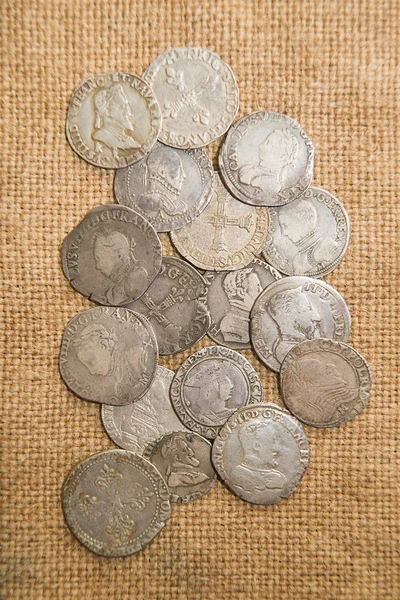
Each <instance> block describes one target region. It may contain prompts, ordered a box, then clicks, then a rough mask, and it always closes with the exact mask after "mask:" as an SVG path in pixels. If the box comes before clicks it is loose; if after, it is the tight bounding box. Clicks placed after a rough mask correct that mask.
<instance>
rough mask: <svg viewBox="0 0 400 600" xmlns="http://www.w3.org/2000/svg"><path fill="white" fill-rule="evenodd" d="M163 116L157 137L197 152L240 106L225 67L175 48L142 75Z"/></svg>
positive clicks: (213, 57)
mask: <svg viewBox="0 0 400 600" xmlns="http://www.w3.org/2000/svg"><path fill="white" fill-rule="evenodd" d="M143 79H145V80H146V81H147V82H148V83H149V84H150V85H151V87H152V89H153V91H154V94H155V96H156V98H157V100H158V102H159V105H160V108H161V112H162V127H161V133H160V136H159V139H160V141H161V142H164V144H168V146H173V147H174V148H200V147H202V146H207V144H210V143H211V142H212V141H213V140H216V139H217V138H218V137H220V136H221V135H222V134H224V133H225V131H226V130H227V129H228V127H229V126H230V124H231V123H232V121H233V119H234V118H235V116H236V113H237V110H238V107H239V88H238V85H237V83H236V79H235V76H234V74H233V71H232V69H231V68H230V66H229V65H227V64H226V63H225V62H223V61H222V60H221V58H220V57H219V56H218V54H215V52H210V51H209V50H205V49H204V48H174V49H172V50H167V51H166V52H163V53H162V54H160V56H158V57H157V58H156V59H155V60H154V61H153V62H152V63H151V65H150V66H149V67H148V68H147V69H146V71H145V72H144V74H143Z"/></svg>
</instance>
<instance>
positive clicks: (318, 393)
mask: <svg viewBox="0 0 400 600" xmlns="http://www.w3.org/2000/svg"><path fill="white" fill-rule="evenodd" d="M280 379H281V389H282V394H283V399H284V401H285V404H286V406H287V408H288V409H289V410H290V412H291V413H293V414H294V415H295V416H296V417H297V418H298V419H300V421H303V423H307V425H312V426H313V427H336V426H338V425H341V424H342V423H346V422H347V421H351V419H353V418H354V417H356V416H357V415H358V414H359V413H360V412H361V411H362V410H363V409H364V408H365V407H366V406H367V404H368V402H369V394H370V389H371V372H370V370H369V367H368V364H367V361H366V360H365V359H364V358H363V357H362V356H361V355H360V354H359V353H358V352H357V351H356V350H354V348H352V347H351V346H349V345H348V344H344V343H343V342H335V341H332V340H327V339H315V340H307V341H305V342H302V343H301V344H298V345H297V346H295V347H294V348H292V349H291V350H290V351H289V352H288V353H287V354H286V356H285V358H284V361H283V363H282V367H281V374H280Z"/></svg>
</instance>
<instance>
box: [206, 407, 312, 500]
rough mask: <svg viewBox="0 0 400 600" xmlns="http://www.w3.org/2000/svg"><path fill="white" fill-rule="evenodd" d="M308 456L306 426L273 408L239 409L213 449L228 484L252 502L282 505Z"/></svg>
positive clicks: (304, 465)
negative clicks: (304, 427)
mask: <svg viewBox="0 0 400 600" xmlns="http://www.w3.org/2000/svg"><path fill="white" fill-rule="evenodd" d="M309 455H310V451H309V446H308V440H307V436H306V434H305V431H304V429H303V427H302V426H301V424H300V423H299V422H298V421H297V420H296V419H294V418H293V417H292V416H291V415H289V414H288V413H286V412H284V411H282V410H281V409H280V408H279V407H278V406H273V405H271V404H268V405H266V404H255V405H252V406H249V407H244V408H241V409H239V410H238V411H237V412H236V413H235V414H234V415H232V417H230V419H228V421H227V422H226V423H225V425H224V426H223V427H222V429H221V431H220V432H219V434H218V435H217V437H216V438H215V440H214V443H213V448H212V460H213V463H214V467H215V468H216V470H217V472H218V474H219V476H220V477H221V478H222V480H223V481H224V483H225V484H226V485H227V486H228V487H229V489H230V490H232V492H233V493H234V494H236V495H237V496H239V498H242V500H246V501H247V502H252V503H253V504H277V503H278V502H280V501H281V500H283V499H284V498H288V496H290V495H291V494H293V492H294V490H295V489H296V488H297V486H298V485H299V483H300V481H301V478H302V477H303V474H304V472H305V470H306V469H307V467H308V463H309Z"/></svg>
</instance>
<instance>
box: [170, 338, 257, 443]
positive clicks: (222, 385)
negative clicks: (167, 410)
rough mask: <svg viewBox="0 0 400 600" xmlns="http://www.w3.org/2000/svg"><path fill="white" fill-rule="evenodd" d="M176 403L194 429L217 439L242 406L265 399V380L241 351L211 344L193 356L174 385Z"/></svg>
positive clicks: (182, 366)
mask: <svg viewBox="0 0 400 600" xmlns="http://www.w3.org/2000/svg"><path fill="white" fill-rule="evenodd" d="M170 393H171V400H172V404H173V407H174V409H175V411H176V413H177V415H178V417H179V418H180V419H181V421H182V423H184V424H185V425H186V427H188V428H189V429H191V430H192V431H195V432H196V433H199V434H200V435H203V436H204V437H206V438H210V439H213V438H215V436H216V435H217V433H218V431H219V430H220V428H221V427H222V425H223V424H224V423H225V421H226V420H227V419H228V418H229V417H230V416H231V415H232V414H233V413H234V412H235V411H236V410H237V409H238V408H241V407H242V406H247V405H248V404H253V403H255V402H261V401H262V398H263V390H262V385H261V381H260V379H259V377H258V375H257V373H256V372H255V370H254V369H253V367H252V366H251V364H250V363H249V362H248V361H247V360H246V359H245V358H244V356H242V355H241V354H239V353H238V352H235V351H234V350H231V349H229V348H223V347H222V346H209V347H208V348H203V349H202V350H199V351H198V352H195V353H194V354H192V356H189V358H188V359H187V360H185V362H184V363H183V364H182V365H181V367H180V369H179V370H178V372H177V373H176V375H175V377H174V379H173V381H172V385H171V392H170Z"/></svg>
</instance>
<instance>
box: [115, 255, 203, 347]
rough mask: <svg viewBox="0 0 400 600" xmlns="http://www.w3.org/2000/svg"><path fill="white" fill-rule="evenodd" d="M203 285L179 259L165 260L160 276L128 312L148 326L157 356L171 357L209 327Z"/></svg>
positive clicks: (194, 340)
mask: <svg viewBox="0 0 400 600" xmlns="http://www.w3.org/2000/svg"><path fill="white" fill-rule="evenodd" d="M205 296H206V282H205V281H204V279H203V277H202V276H201V275H200V273H198V271H196V269H194V268H193V267H192V266H191V265H188V264H187V263H186V262H185V261H183V260H181V259H180V258H175V257H173V256H164V257H163V259H162V267H161V271H160V273H159V275H157V277H156V278H155V280H154V281H153V283H152V284H151V286H150V287H149V288H148V289H147V290H146V292H145V293H144V294H143V296H141V298H139V300H137V301H136V302H132V303H131V304H128V305H127V306H128V308H130V309H132V310H134V311H136V312H138V313H141V314H142V315H144V316H145V317H146V319H147V320H148V321H149V322H150V324H151V326H152V328H153V330H154V333H155V336H156V338H157V343H158V349H159V352H160V354H163V355H164V354H174V353H175V352H182V350H186V348H190V346H193V344H195V343H196V342H198V341H199V340H200V339H201V338H202V337H203V336H204V335H205V334H206V333H207V329H208V328H209V326H210V314H209V312H208V309H207V306H206V297H205Z"/></svg>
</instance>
